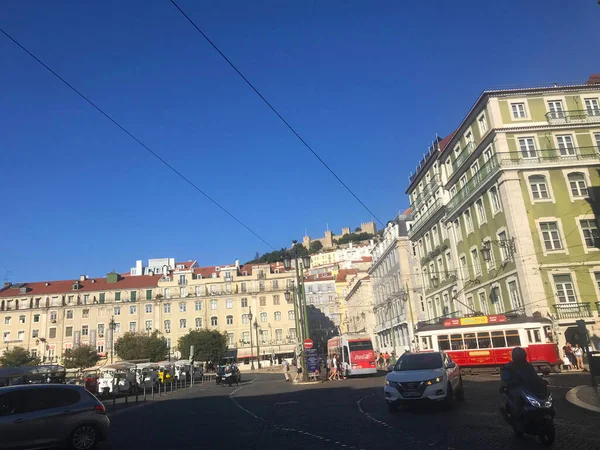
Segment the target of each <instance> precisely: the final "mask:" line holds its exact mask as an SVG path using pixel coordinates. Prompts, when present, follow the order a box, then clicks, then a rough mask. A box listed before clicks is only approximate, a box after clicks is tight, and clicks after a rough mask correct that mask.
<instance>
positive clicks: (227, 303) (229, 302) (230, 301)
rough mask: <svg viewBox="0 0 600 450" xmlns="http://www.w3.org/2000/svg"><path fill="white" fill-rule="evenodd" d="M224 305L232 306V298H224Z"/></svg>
mask: <svg viewBox="0 0 600 450" xmlns="http://www.w3.org/2000/svg"><path fill="white" fill-rule="evenodd" d="M225 307H226V308H227V309H231V308H233V300H231V299H230V298H228V299H227V300H225Z"/></svg>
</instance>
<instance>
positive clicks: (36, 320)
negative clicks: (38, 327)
mask: <svg viewBox="0 0 600 450" xmlns="http://www.w3.org/2000/svg"><path fill="white" fill-rule="evenodd" d="M33 321H34V323H39V322H40V315H39V314H34V315H33Z"/></svg>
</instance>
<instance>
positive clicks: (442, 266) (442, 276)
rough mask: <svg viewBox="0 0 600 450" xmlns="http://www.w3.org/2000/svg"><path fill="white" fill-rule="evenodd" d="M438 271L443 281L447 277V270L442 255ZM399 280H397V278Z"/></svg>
mask: <svg viewBox="0 0 600 450" xmlns="http://www.w3.org/2000/svg"><path fill="white" fill-rule="evenodd" d="M437 271H438V273H439V274H440V279H441V280H442V281H443V280H445V279H446V272H445V271H444V261H443V258H442V257H441V256H440V257H439V258H438V259H437ZM396 282H397V280H396Z"/></svg>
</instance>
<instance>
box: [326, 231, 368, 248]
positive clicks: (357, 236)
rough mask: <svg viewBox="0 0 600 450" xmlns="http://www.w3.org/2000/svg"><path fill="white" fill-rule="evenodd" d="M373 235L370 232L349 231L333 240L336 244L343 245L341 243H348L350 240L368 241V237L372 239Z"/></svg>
mask: <svg viewBox="0 0 600 450" xmlns="http://www.w3.org/2000/svg"><path fill="white" fill-rule="evenodd" d="M372 238H373V235H372V234H371V233H366V232H365V233H349V234H345V235H343V236H342V237H340V238H339V239H336V240H335V243H336V244H338V245H343V244H348V243H350V242H352V243H356V242H361V241H368V240H369V239H372Z"/></svg>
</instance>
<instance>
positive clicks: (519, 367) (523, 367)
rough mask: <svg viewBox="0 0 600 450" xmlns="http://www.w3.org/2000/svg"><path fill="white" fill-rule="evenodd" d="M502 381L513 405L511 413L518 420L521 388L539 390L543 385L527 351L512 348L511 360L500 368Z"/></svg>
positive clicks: (520, 409) (521, 404)
mask: <svg viewBox="0 0 600 450" xmlns="http://www.w3.org/2000/svg"><path fill="white" fill-rule="evenodd" d="M502 382H503V383H504V384H505V386H506V388H507V389H508V396H509V398H510V399H511V402H512V404H513V407H514V411H512V414H513V416H514V417H515V419H517V422H518V419H520V416H521V414H522V412H523V406H524V404H523V401H524V399H523V396H522V395H521V390H522V389H523V388H525V389H527V390H529V391H532V392H539V390H540V388H541V387H542V386H543V382H542V381H541V379H540V377H539V376H538V374H537V372H536V370H535V368H534V367H533V366H532V365H531V363H529V362H528V361H527V352H526V351H525V350H524V349H522V348H521V347H515V348H514V349H513V351H512V362H509V363H508V364H506V365H505V366H504V367H503V368H502ZM544 387H545V386H544Z"/></svg>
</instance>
